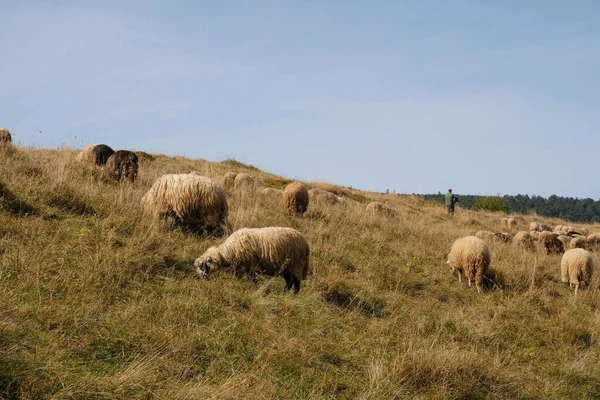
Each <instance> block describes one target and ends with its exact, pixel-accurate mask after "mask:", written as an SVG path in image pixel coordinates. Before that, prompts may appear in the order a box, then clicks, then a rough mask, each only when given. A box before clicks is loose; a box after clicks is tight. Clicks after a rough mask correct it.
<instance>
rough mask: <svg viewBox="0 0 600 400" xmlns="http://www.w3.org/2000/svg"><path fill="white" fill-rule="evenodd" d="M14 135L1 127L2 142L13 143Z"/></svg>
mask: <svg viewBox="0 0 600 400" xmlns="http://www.w3.org/2000/svg"><path fill="white" fill-rule="evenodd" d="M11 142H12V135H11V134H10V132H9V131H8V129H6V128H0V143H11Z"/></svg>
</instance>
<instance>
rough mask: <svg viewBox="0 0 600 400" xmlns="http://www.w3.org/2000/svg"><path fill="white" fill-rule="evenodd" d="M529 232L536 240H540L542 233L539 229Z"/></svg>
mask: <svg viewBox="0 0 600 400" xmlns="http://www.w3.org/2000/svg"><path fill="white" fill-rule="evenodd" d="M529 234H530V235H531V237H532V238H533V240H535V241H539V240H540V233H539V232H538V231H530V232H529Z"/></svg>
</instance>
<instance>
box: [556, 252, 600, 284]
mask: <svg viewBox="0 0 600 400" xmlns="http://www.w3.org/2000/svg"><path fill="white" fill-rule="evenodd" d="M593 273H594V259H593V257H592V253H590V252H589V251H587V250H584V249H571V250H567V251H566V252H565V254H563V256H562V260H561V262H560V280H561V281H562V282H564V283H569V287H573V286H575V295H577V290H578V289H579V285H580V284H582V283H583V284H585V285H586V286H589V284H590V281H591V279H592V274H593Z"/></svg>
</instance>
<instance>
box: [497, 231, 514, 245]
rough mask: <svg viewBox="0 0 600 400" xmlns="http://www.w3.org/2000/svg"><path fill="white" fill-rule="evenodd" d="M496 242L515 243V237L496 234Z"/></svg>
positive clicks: (506, 234)
mask: <svg viewBox="0 0 600 400" xmlns="http://www.w3.org/2000/svg"><path fill="white" fill-rule="evenodd" d="M494 240H497V241H500V242H504V243H511V242H512V241H513V237H512V236H511V235H509V234H508V233H503V232H502V233H501V232H498V233H494Z"/></svg>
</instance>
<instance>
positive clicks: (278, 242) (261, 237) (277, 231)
mask: <svg viewBox="0 0 600 400" xmlns="http://www.w3.org/2000/svg"><path fill="white" fill-rule="evenodd" d="M309 255H310V246H309V244H308V242H307V241H306V239H305V238H304V237H303V236H302V234H300V232H298V231H297V230H295V229H292V228H282V227H269V228H242V229H239V230H237V231H235V232H234V233H233V234H232V235H231V236H229V237H228V238H227V240H225V242H223V243H222V244H220V245H219V246H213V247H210V248H209V249H208V250H206V251H205V252H204V254H202V256H200V257H199V258H197V259H196V261H195V262H194V266H195V267H196V272H197V273H198V275H200V276H203V277H206V278H207V279H210V274H211V272H212V271H214V270H217V269H220V268H233V269H234V271H235V272H236V273H237V274H243V273H247V274H249V275H250V276H251V277H252V278H253V279H254V276H255V274H256V273H263V274H265V275H269V276H278V275H282V276H283V279H285V290H286V291H287V290H290V289H291V288H292V286H293V287H294V293H298V292H299V291H300V281H301V280H304V279H306V276H307V275H308V259H309Z"/></svg>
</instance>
